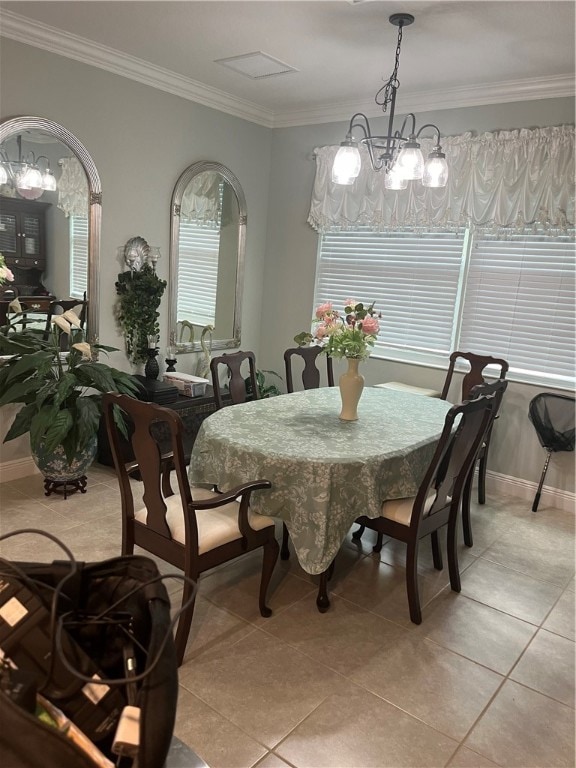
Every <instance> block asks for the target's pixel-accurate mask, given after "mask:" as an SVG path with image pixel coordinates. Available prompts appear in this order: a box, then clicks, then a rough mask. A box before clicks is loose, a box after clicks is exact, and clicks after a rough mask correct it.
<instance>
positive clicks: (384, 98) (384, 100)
mask: <svg viewBox="0 0 576 768" xmlns="http://www.w3.org/2000/svg"><path fill="white" fill-rule="evenodd" d="M402 27H403V25H402V24H400V25H399V27H398V42H397V43H396V58H395V59H394V70H393V72H392V74H391V75H390V78H389V79H388V82H387V83H386V84H385V85H383V86H382V88H380V90H379V91H378V92H377V94H376V96H375V97H374V101H375V102H376V104H378V106H379V107H382V112H386V110H387V109H388V104H390V102H391V101H392V96H393V93H394V90H395V89H397V88H399V87H400V81H399V80H398V67H399V65H400V48H401V47H402Z"/></svg>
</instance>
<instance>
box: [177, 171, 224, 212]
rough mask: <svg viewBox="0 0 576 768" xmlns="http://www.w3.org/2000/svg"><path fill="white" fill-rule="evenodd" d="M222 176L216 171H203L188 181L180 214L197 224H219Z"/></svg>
mask: <svg viewBox="0 0 576 768" xmlns="http://www.w3.org/2000/svg"><path fill="white" fill-rule="evenodd" d="M221 184H222V176H221V175H220V174H219V173H216V171H203V172H202V173H199V174H197V175H196V176H194V178H193V179H192V180H191V181H190V183H189V184H188V186H187V187H186V190H185V192H184V194H183V195H182V203H181V205H180V215H181V216H182V217H183V218H184V219H186V220H187V221H193V222H196V223H197V224H220V216H221V210H222V195H221V189H220V187H221Z"/></svg>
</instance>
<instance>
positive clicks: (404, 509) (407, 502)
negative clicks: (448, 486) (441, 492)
mask: <svg viewBox="0 0 576 768" xmlns="http://www.w3.org/2000/svg"><path fill="white" fill-rule="evenodd" d="M435 498H436V494H435V493H431V494H430V496H428V498H427V499H426V503H425V504H424V517H426V515H427V514H428V512H430V507H431V506H432V504H433V502H434V499H435ZM415 500H416V496H409V497H407V498H405V499H391V500H390V501H385V502H384V504H382V510H381V512H380V517H385V518H387V519H388V520H394V521H395V522H397V523H400V524H401V525H410V518H411V516H412V507H413V506H414V502H415Z"/></svg>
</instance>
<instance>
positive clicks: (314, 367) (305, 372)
mask: <svg viewBox="0 0 576 768" xmlns="http://www.w3.org/2000/svg"><path fill="white" fill-rule="evenodd" d="M320 354H322V347H319V346H313V347H289V348H288V349H287V350H286V351H285V352H284V368H285V370H286V390H287V391H288V392H294V377H293V371H292V363H293V359H294V358H300V359H301V360H302V362H303V365H304V367H303V368H302V386H303V387H304V389H319V388H320V369H319V368H318V355H320ZM324 357H325V358H326V381H327V382H328V386H329V387H333V386H334V366H333V365H332V358H331V357H329V356H328V355H326V354H325V355H324ZM289 540H290V534H289V533H288V528H287V527H286V523H283V524H282V546H281V547H280V558H281V559H282V560H288V559H289V558H290V549H289V548H288V542H289Z"/></svg>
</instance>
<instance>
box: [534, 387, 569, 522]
mask: <svg viewBox="0 0 576 768" xmlns="http://www.w3.org/2000/svg"><path fill="white" fill-rule="evenodd" d="M575 403H576V400H575V398H574V397H572V396H570V395H555V394H553V393H552V392H541V393H540V394H539V395H536V397H535V398H533V399H532V400H531V401H530V405H529V406H528V416H529V418H530V421H531V422H532V424H533V425H534V429H535V430H536V434H537V435H538V440H539V441H540V445H541V446H542V447H543V448H546V460H545V462H544V469H543V470H542V476H541V477H540V483H539V485H538V490H537V491H536V496H535V497H534V503H533V504H532V512H536V511H537V510H538V504H539V503H540V496H541V494H542V486H543V485H544V478H545V477H546V472H547V471H548V465H549V464H550V459H551V457H552V454H553V453H558V452H559V451H573V450H574V411H575Z"/></svg>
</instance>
